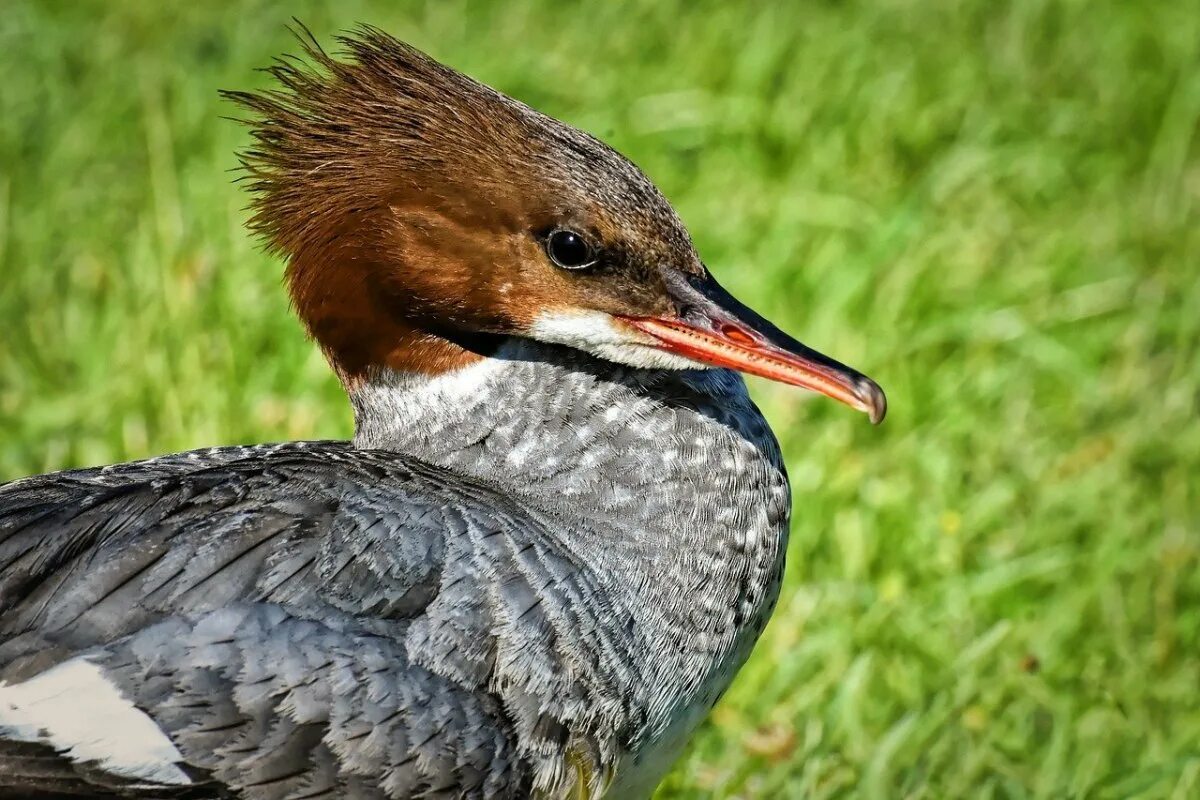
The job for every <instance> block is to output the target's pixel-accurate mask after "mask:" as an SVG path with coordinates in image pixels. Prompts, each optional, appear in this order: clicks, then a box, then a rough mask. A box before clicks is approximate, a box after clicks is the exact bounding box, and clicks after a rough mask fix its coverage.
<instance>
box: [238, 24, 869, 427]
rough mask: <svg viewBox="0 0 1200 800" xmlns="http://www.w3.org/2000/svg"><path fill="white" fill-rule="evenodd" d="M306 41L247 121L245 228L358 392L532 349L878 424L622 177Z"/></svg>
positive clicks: (666, 210) (435, 66) (408, 59)
mask: <svg viewBox="0 0 1200 800" xmlns="http://www.w3.org/2000/svg"><path fill="white" fill-rule="evenodd" d="M338 41H339V42H340V44H341V45H342V47H343V48H344V49H345V51H346V58H345V60H338V59H335V58H332V57H331V56H329V55H328V54H327V53H326V52H325V51H324V50H323V49H322V48H321V47H320V46H319V45H318V44H317V43H316V42H315V40H313V38H312V37H311V35H309V34H308V33H307V31H305V32H304V36H303V37H301V42H302V44H303V47H304V52H305V56H306V58H304V59H281V60H279V61H278V62H277V63H276V64H275V65H274V66H272V67H271V68H270V69H269V70H268V71H269V72H270V74H271V75H272V76H273V77H274V79H275V80H276V82H277V83H278V87H277V88H274V89H271V90H267V91H263V92H258V93H247V92H227V93H225V94H226V96H227V97H229V98H231V99H233V100H234V101H236V102H237V103H239V104H240V105H242V106H243V107H245V108H246V109H248V110H249V111H251V112H252V115H253V116H252V119H251V120H249V124H250V125H251V126H252V133H253V138H254V144H253V145H252V147H251V148H250V149H248V150H247V151H246V152H244V153H243V154H242V164H243V166H244V168H245V170H246V172H247V174H248V177H249V180H250V189H251V192H252V194H253V196H254V201H253V209H254V215H253V217H252V219H251V222H250V225H251V228H252V229H253V230H254V231H255V232H257V233H259V234H260V235H261V236H262V237H263V238H264V239H265V240H266V242H267V243H268V246H269V247H270V249H271V250H272V251H275V252H278V253H280V254H281V255H283V256H284V257H285V258H286V260H287V263H288V267H287V284H288V288H289V292H290V294H291V298H292V301H293V304H294V305H295V308H296V310H297V313H298V314H299V316H300V318H301V319H302V320H303V322H304V324H305V325H306V327H307V329H308V331H309V332H310V334H311V335H312V336H313V337H314V338H315V339H316V340H317V342H318V343H319V344H320V345H321V347H322V349H323V350H324V352H325V353H326V356H327V357H328V358H329V360H330V362H331V364H332V365H333V367H334V369H335V370H336V371H337V373H338V375H339V377H340V378H341V379H342V381H343V383H345V384H346V385H347V386H348V387H354V386H357V385H360V384H362V383H364V382H366V381H369V380H370V379H371V377H372V375H373V374H375V373H376V372H377V371H379V370H389V369H390V370H396V371H402V372H417V373H427V374H436V373H439V372H443V371H446V370H449V369H454V368H457V367H460V366H462V365H465V364H467V363H470V362H472V361H475V360H477V359H479V358H482V357H486V353H487V352H488V351H489V349H490V348H491V347H493V346H494V345H495V343H496V342H497V341H498V340H502V339H503V337H510V336H520V337H526V338H531V339H537V340H541V341H546V342H552V343H556V344H562V345H567V346H571V347H575V348H578V349H581V350H584V351H587V352H589V353H591V354H593V355H596V356H598V357H600V358H605V359H608V360H611V361H615V362H619V363H623V364H627V365H631V366H635V367H645V368H668V369H669V368H675V369H678V368H693V369H694V368H701V367H708V366H727V367H732V368H736V369H741V370H742V371H745V372H750V373H754V374H759V375H765V376H766V377H770V378H774V379H777V380H782V381H785V382H788V383H795V384H798V385H803V386H807V387H808V388H813V389H816V390H818V391H821V392H823V393H825V394H829V395H831V396H834V397H836V398H838V399H840V400H843V401H844V402H847V403H849V404H850V405H853V406H856V407H859V408H862V409H863V410H867V411H869V412H870V413H871V416H872V418H880V417H882V414H883V399H882V397H883V395H882V392H880V391H879V389H878V387H877V386H875V384H874V383H872V382H870V381H869V380H868V379H866V378H864V377H863V376H861V375H858V374H857V373H855V372H853V371H852V370H849V369H848V368H847V367H844V366H843V365H841V364H838V363H837V362H835V361H832V360H831V359H828V358H826V357H824V356H821V355H820V354H817V353H815V352H814V351H812V350H809V349H808V348H806V347H804V346H803V345H800V343H799V342H796V341H795V340H794V339H791V338H790V337H788V336H787V335H786V334H783V333H782V332H781V331H779V330H778V329H777V328H775V327H774V326H773V325H771V324H770V323H769V322H767V321H766V320H764V319H762V318H761V317H759V316H758V315H756V314H754V313H753V312H751V311H750V310H749V309H747V308H746V307H745V306H742V305H741V304H740V303H738V302H737V301H736V300H734V299H733V298H732V297H730V296H729V295H728V294H727V293H725V292H724V290H722V289H721V288H720V287H719V286H718V285H717V284H716V282H715V281H714V280H713V279H712V277H711V276H710V275H709V274H708V271H707V269H706V268H705V267H704V265H703V264H702V263H701V261H700V259H699V257H698V256H697V254H696V251H695V249H694V247H693V246H692V242H691V239H690V237H689V236H688V233H687V230H686V228H685V227H684V225H683V223H682V222H681V221H680V219H679V217H678V216H677V215H676V213H675V211H674V210H673V209H672V208H671V205H670V203H668V202H667V200H666V199H665V198H664V197H663V196H662V194H661V193H660V192H659V191H658V190H657V189H656V188H655V186H654V185H653V184H652V183H651V182H650V181H649V179H647V178H646V176H645V175H644V174H643V173H642V172H641V170H639V169H638V168H637V167H636V166H635V165H634V164H632V163H631V162H630V161H629V160H627V159H626V158H624V157H623V156H621V155H620V154H619V153H617V152H616V151H615V150H613V149H612V148H610V147H608V146H607V145H605V144H603V143H602V142H600V141H599V140H597V139H595V138H594V137H592V136H590V135H588V134H586V133H583V132H581V131H579V130H576V129H575V128H572V127H570V126H568V125H565V124H563V123H561V122H558V121H557V120H554V119H552V118H550V117H547V116H545V115H543V114H540V113H538V112H536V111H534V110H532V109H530V108H529V107H527V106H525V105H523V104H522V103H519V102H517V101H515V100H513V99H511V98H509V97H506V96H505V95H503V94H500V93H499V92H497V91H495V90H493V89H491V88H489V87H487V86H485V85H483V84H481V83H479V82H477V81H475V80H472V79H471V78H468V77H467V76H465V75H463V74H461V73H459V72H456V71H455V70H453V69H450V68H449V67H446V66H444V65H442V64H439V63H438V62H436V61H434V60H433V59H431V58H429V57H428V56H426V55H424V54H423V53H421V52H419V51H417V50H416V49H414V48H412V47H410V46H408V45H406V44H404V43H402V42H400V41H397V40H396V39H394V38H392V37H391V36H389V35H387V34H385V33H383V32H382V31H379V30H377V29H375V28H370V27H363V28H360V29H358V30H357V31H355V32H354V33H352V34H349V35H346V36H342V37H339V39H338Z"/></svg>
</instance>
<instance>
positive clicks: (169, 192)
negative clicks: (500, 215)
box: [0, 0, 1200, 800]
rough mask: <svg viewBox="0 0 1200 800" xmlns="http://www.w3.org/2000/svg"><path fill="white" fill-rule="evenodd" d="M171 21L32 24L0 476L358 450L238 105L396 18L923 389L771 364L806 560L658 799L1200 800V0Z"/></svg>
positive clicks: (612, 6) (13, 168) (16, 26)
mask: <svg viewBox="0 0 1200 800" xmlns="http://www.w3.org/2000/svg"><path fill="white" fill-rule="evenodd" d="M163 5H169V6H175V7H176V8H173V9H172V10H169V11H168V10H160V9H159V8H158V6H159V4H157V3H154V4H152V3H145V4H136V3H132V2H125V3H107V2H106V3H100V2H61V3H53V2H44V1H43V2H37V1H35V0H8V2H7V3H5V10H4V13H3V15H0V76H2V77H0V86H2V87H3V88H2V89H0V320H2V321H3V330H2V333H0V478H11V477H16V476H19V475H22V474H26V473H31V472H40V471H45V470H51V469H56V468H60V467H65V466H73V465H84V464H94V463H100V462H110V461H114V460H119V459H130V458H136V457H141V456H147V455H151V454H155V453H160V452H165V451H170V450H179V449H184V448H191V447H197V446H202V445H212V444H219V443H232V442H251V441H263V440H273V439H287V438H299V437H346V436H347V435H348V434H349V433H350V424H351V420H350V415H349V412H348V410H347V407H346V405H345V403H344V402H343V399H342V397H341V395H340V391H339V389H338V387H337V386H336V384H335V382H334V380H333V378H332V377H331V376H330V375H329V374H328V372H327V370H326V368H325V366H324V364H323V363H322V361H321V359H320V357H319V355H318V354H317V353H316V352H315V351H314V348H313V347H312V346H311V345H310V344H309V343H307V342H306V341H305V340H304V338H303V337H302V335H301V333H300V331H299V328H298V326H297V325H296V323H295V322H294V321H293V320H292V319H291V318H290V316H289V313H288V311H287V307H286V303H285V300H284V295H283V292H282V290H281V286H280V275H281V267H280V264H279V263H277V262H276V261H274V260H273V259H270V258H268V257H266V256H264V255H263V254H262V253H261V252H260V251H259V250H258V249H257V248H256V245H255V244H254V243H253V242H252V241H250V240H249V239H248V238H247V235H246V234H245V233H244V231H243V229H242V222H243V220H244V218H245V213H244V211H243V206H244V204H245V202H246V201H245V198H244V196H243V195H242V194H241V193H240V191H239V190H238V189H237V188H236V187H235V186H233V185H232V183H231V180H232V177H233V176H232V175H231V174H230V172H229V170H230V169H231V168H232V167H233V166H234V164H235V160H234V156H233V153H234V151H235V149H236V148H238V147H239V146H241V145H244V144H245V142H246V134H245V131H243V130H241V129H240V128H238V127H237V126H235V125H233V124H231V123H229V122H226V121H223V120H222V119H220V117H221V115H223V114H230V113H233V112H232V110H231V109H230V108H228V107H227V106H225V105H224V104H223V103H222V102H221V101H220V100H219V98H218V97H217V90H218V89H219V88H246V87H253V86H261V85H262V83H263V81H264V80H265V78H264V76H262V75H261V74H257V73H253V72H252V71H251V70H252V68H253V67H258V66H262V65H264V64H266V63H267V62H268V61H269V59H270V58H271V57H272V56H273V55H275V54H278V53H281V52H284V51H288V50H294V49H295V46H294V45H293V44H292V43H291V42H290V41H289V38H288V34H287V33H286V31H285V30H284V25H285V24H286V23H287V21H288V18H289V17H290V16H291V15H292V14H296V15H297V16H299V17H301V18H302V19H304V20H305V21H306V22H307V23H308V24H309V25H310V26H311V27H312V28H313V29H314V31H315V32H316V33H317V35H318V36H319V37H320V38H321V39H322V40H323V41H328V40H329V36H330V35H331V33H332V32H333V31H335V30H337V29H339V28H344V27H348V26H350V25H351V24H353V23H355V22H357V21H369V22H372V23H374V24H377V25H379V26H382V27H384V28H385V29H388V30H390V31H392V32H394V33H396V34H398V35H400V36H402V37H405V38H407V39H409V40H411V41H413V42H414V43H415V44H417V45H419V46H421V47H423V48H425V49H427V50H429V51H431V52H432V53H434V54H435V55H437V56H438V57H440V58H442V59H444V60H447V61H449V62H450V63H452V64H455V65H457V66H458V67H460V68H463V69H465V70H466V71H468V72H470V73H471V74H473V75H475V76H477V77H479V78H481V79H483V80H485V81H486V82H489V83H492V84H494V85H496V86H498V87H499V88H501V89H503V90H506V91H508V92H510V93H512V94H515V95H516V96H518V97H520V98H522V99H524V100H526V101H528V102H530V103H532V104H533V105H535V106H536V107H539V108H541V109H542V110H544V111H547V112H549V113H551V114H554V115H557V116H560V117H562V118H565V119H567V120H568V121H571V122H573V123H575V124H577V125H580V126H582V127H584V128H587V129H589V130H591V131H593V132H595V133H596V134H598V135H600V136H601V137H603V138H605V139H607V140H608V141H610V142H611V143H612V144H614V145H615V146H617V147H618V148H620V149H622V150H623V151H625V152H626V153H628V154H630V155H631V156H632V157H633V158H634V159H635V160H636V161H637V162H638V163H639V164H641V165H642V166H643V167H644V168H645V169H646V170H647V172H648V173H649V174H650V175H651V176H652V177H653V178H654V179H655V180H657V181H658V182H659V184H660V185H661V186H662V187H663V189H664V190H665V191H666V193H667V194H668V196H669V197H671V198H672V200H673V201H674V202H675V203H676V204H677V207H678V208H679V210H680V212H681V214H682V215H683V217H684V218H685V220H686V221H687V222H688V224H689V226H690V228H691V230H692V232H693V234H694V235H695V238H696V241H697V244H698V246H699V248H700V251H701V253H702V254H703V256H704V257H705V259H706V261H707V262H708V264H709V265H710V266H711V267H712V269H713V270H714V271H715V272H716V273H717V275H718V276H720V277H721V279H722V280H723V281H724V282H725V283H726V284H727V285H728V286H729V287H730V288H731V289H732V290H734V291H735V293H738V294H740V295H742V296H743V297H744V298H745V299H746V300H747V301H749V302H751V303H752V304H754V305H757V306H758V307H759V308H760V309H761V310H762V311H764V312H765V313H766V314H767V315H768V316H770V317H773V318H774V319H776V320H777V321H779V322H780V323H781V324H783V325H784V327H786V328H788V329H790V330H792V331H793V332H795V333H797V334H798V335H800V336H801V337H802V338H804V339H805V341H807V342H809V343H811V344H813V345H814V346H817V347H819V348H821V349H824V350H826V351H827V352H830V353H832V354H834V355H836V356H837V357H839V358H841V359H843V360H846V361H847V362H849V363H851V364H854V365H856V366H858V367H860V368H862V369H863V370H864V371H866V372H867V373H868V374H870V375H872V376H873V377H875V378H877V379H878V380H879V382H880V383H881V384H882V385H883V386H884V387H885V388H886V389H887V390H888V394H889V397H890V400H891V406H892V414H891V417H890V418H889V419H888V421H887V422H886V423H885V424H884V426H883V427H881V428H878V429H876V428H872V427H870V426H869V425H867V424H866V422H865V420H864V419H862V418H861V416H860V415H857V414H852V413H850V412H849V411H847V410H846V409H844V408H842V407H838V406H835V404H833V403H831V402H828V401H817V400H811V399H810V398H809V397H808V396H803V395H801V394H800V393H797V392H795V391H791V390H788V389H786V388H783V387H777V386H772V385H766V384H762V383H756V384H755V385H754V387H753V389H754V391H755V393H756V395H757V396H758V398H759V399H760V400H761V401H762V403H763V404H764V406H765V409H766V411H767V413H768V416H769V417H770V418H771V420H772V422H773V423H774V425H775V429H776V430H777V431H778V432H779V433H780V435H781V438H782V439H783V441H784V443H785V447H786V450H787V460H788V463H789V465H790V467H791V473H792V480H793V486H794V489H795V498H796V501H795V502H796V508H795V523H794V529H793V534H792V544H791V548H790V553H789V555H790V560H789V567H788V571H789V574H788V581H787V586H786V590H785V593H784V596H783V598H782V600H781V602H780V606H779V611H778V612H777V614H776V616H775V620H774V622H773V623H772V624H771V626H770V627H769V629H768V631H767V633H766V635H765V637H764V639H763V641H762V642H761V644H760V645H759V647H758V649H757V650H756V651H755V654H754V657H753V659H752V661H751V663H750V664H749V665H748V666H747V668H746V669H745V670H744V672H743V673H742V674H741V676H740V677H739V678H738V680H737V683H736V684H735V686H734V687H733V689H732V690H731V691H730V692H729V694H728V696H727V697H726V699H725V700H724V701H723V702H722V703H721V705H720V706H719V707H718V708H717V710H716V711H715V712H714V714H713V716H712V719H711V721H710V722H709V723H707V724H706V726H705V727H704V728H703V730H702V731H701V732H700V734H699V735H698V736H697V737H696V739H695V741H694V743H693V745H692V747H691V748H690V750H689V751H688V752H687V754H686V756H685V757H684V758H683V759H682V760H681V762H680V764H679V766H678V768H677V769H676V770H675V771H674V773H673V774H672V776H671V777H670V779H669V780H668V781H667V783H666V784H665V785H664V787H663V790H662V792H661V794H660V796H661V797H663V798H702V797H719V798H733V797H741V798H774V797H813V798H823V797H864V798H893V797H910V798H925V797H928V798H939V797H1096V798H1124V797H1146V798H1150V797H1156V798H1157V797H1162V798H1168V797H1171V798H1179V799H1180V800H1182V799H1183V798H1192V797H1200V141H1198V139H1200V134H1198V132H1197V128H1198V125H1200V9H1198V8H1197V7H1196V6H1195V5H1194V4H1191V3H1186V2H1178V1H1174V2H1150V1H1149V0H1148V1H1147V2H1136V3H1135V2H1124V1H1123V0H1094V1H1092V2H1084V1H1083V0H1079V1H1067V0H1062V1H1058V0H1044V1H1039V0H1031V1H1030V2H995V1H994V0H973V1H972V2H960V3H941V2H937V1H936V0H929V2H919V1H918V0H907V1H905V0H880V1H878V2H870V1H869V0H861V2H821V3H818V2H797V3H770V4H768V3H750V4H730V3H716V2H711V3H709V2H702V3H695V2H686V3H685V2H683V0H679V1H678V2H667V1H666V0H646V2H644V3H639V4H633V5H622V4H616V3H593V4H590V5H589V6H588V7H586V8H584V7H568V6H565V5H563V4H561V3H558V2H552V0H537V1H531V2H523V3H517V4H512V5H514V6H516V7H517V8H516V10H514V9H508V10H504V9H502V6H503V5H504V4H500V3H497V4H495V5H494V6H493V5H490V4H478V3H465V2H428V3H423V4H418V3H411V2H405V3H394V2H383V0H380V1H379V2H347V3H333V2H328V3H315V2H292V3H288V4H273V3H261V2H260V3H250V2H246V3H239V4H236V5H234V4H229V7H228V8H226V9H225V10H215V8H216V7H215V5H214V4H208V3H189V4H163ZM210 6H212V7H211V8H210ZM335 7H336V8H335ZM951 8H953V9H954V10H951ZM755 9H757V10H755Z"/></svg>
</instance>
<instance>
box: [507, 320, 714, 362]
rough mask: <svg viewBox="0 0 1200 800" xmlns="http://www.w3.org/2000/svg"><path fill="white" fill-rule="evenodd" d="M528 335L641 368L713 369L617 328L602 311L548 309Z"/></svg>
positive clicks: (535, 322) (535, 321)
mask: <svg viewBox="0 0 1200 800" xmlns="http://www.w3.org/2000/svg"><path fill="white" fill-rule="evenodd" d="M529 336H530V337H531V338H533V339H537V340H538V341H542V342H551V343H553V344H562V345H566V346H567V347H574V348H575V349H576V350H582V351H584V352H585V353H591V354H592V355H594V356H596V357H597V358H603V359H604V360H606V361H614V362H616V363H618V364H625V365H627V366H630V367H638V368H640V369H710V368H711V367H710V366H709V365H708V364H705V363H703V362H701V361H694V360H692V359H690V358H685V357H684V356H679V355H675V354H674V353H668V352H666V351H665V350H659V349H658V348H657V347H654V346H653V345H650V344H646V343H645V341H644V340H641V339H638V338H635V337H636V334H634V333H632V332H627V331H624V330H622V329H621V328H618V327H617V326H616V325H615V324H614V323H613V319H612V317H610V316H609V315H608V314H605V313H604V312H602V311H546V312H543V313H542V314H541V315H540V316H539V317H538V318H537V319H536V320H534V323H533V327H532V328H531V329H530V331H529Z"/></svg>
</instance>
